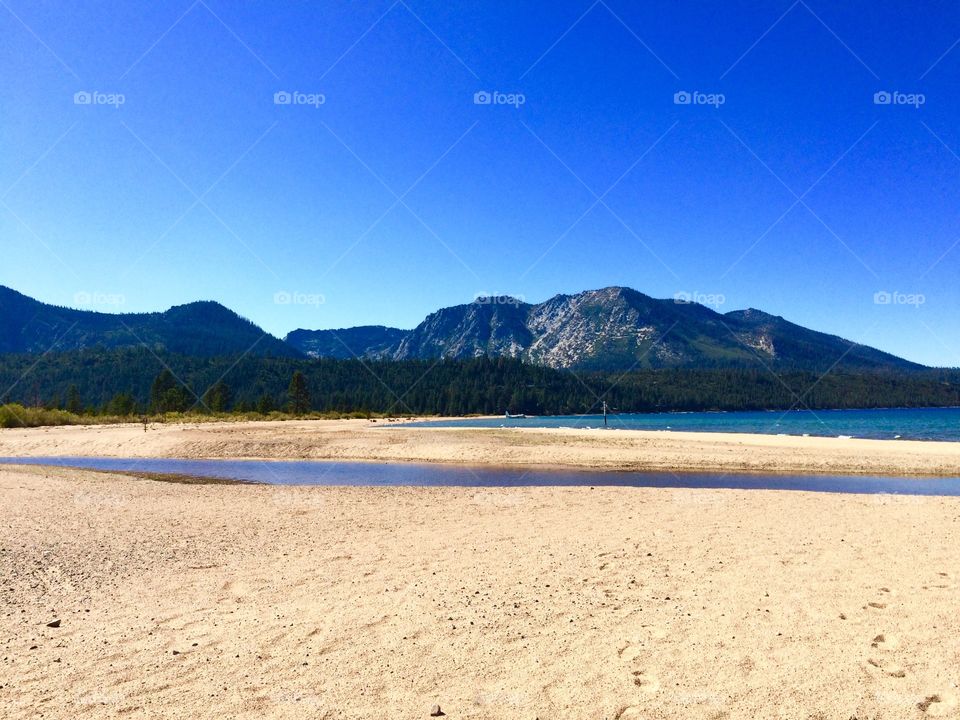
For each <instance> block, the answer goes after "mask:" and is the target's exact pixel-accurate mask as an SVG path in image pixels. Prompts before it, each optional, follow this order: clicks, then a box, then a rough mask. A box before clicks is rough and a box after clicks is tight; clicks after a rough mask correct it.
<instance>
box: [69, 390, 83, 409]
mask: <svg viewBox="0 0 960 720" xmlns="http://www.w3.org/2000/svg"><path fill="white" fill-rule="evenodd" d="M66 409H67V411H68V412H72V413H74V414H75V415H79V414H80V413H82V412H83V402H82V401H81V400H80V391H79V390H77V386H76V385H71V386H70V389H69V390H67V408H66Z"/></svg>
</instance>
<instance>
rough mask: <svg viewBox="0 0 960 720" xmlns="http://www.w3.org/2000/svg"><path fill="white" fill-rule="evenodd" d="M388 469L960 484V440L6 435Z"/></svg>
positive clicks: (283, 432) (4, 448)
mask: <svg viewBox="0 0 960 720" xmlns="http://www.w3.org/2000/svg"><path fill="white" fill-rule="evenodd" d="M20 455H30V456H50V455H82V456H112V457H179V458H257V459H274V460H281V459H313V460H322V459H330V460H376V461H388V462H439V463H460V464H472V465H483V464H493V465H525V466H530V465H533V466H537V465H555V466H566V467H573V468H590V469H601V470H670V471H674V472H678V471H719V472H763V473H802V474H809V473H831V474H859V475H898V476H904V475H906V476H911V475H918V476H924V475H926V476H936V475H939V476H960V443H948V442H917V441H903V440H863V439H856V438H854V439H848V438H822V437H795V436H781V435H747V434H734V433H696V432H655V431H641V430H611V431H601V430H566V429H533V428H523V429H493V428H490V429H475V428H471V429H463V428H429V427H398V425H397V424H396V423H387V422H383V421H381V422H370V421H367V420H319V421H296V422H226V423H224V422H217V423H192V424H191V423H188V424H169V425H162V424H153V425H150V426H149V428H148V429H147V431H146V432H144V429H143V426H142V425H94V426H72V427H71V426H67V427H55V428H30V429H25V430H20V429H13V430H0V456H20Z"/></svg>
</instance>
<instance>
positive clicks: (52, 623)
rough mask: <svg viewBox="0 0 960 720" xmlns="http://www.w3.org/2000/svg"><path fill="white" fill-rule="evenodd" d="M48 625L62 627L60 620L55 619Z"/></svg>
mask: <svg viewBox="0 0 960 720" xmlns="http://www.w3.org/2000/svg"><path fill="white" fill-rule="evenodd" d="M47 627H52V628H58V627H60V621H59V620H54V621H53V622H48V623H47Z"/></svg>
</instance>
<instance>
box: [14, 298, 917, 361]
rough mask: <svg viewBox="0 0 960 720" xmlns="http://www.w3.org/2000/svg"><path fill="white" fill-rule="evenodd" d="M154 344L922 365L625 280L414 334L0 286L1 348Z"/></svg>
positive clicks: (470, 313) (398, 355)
mask: <svg viewBox="0 0 960 720" xmlns="http://www.w3.org/2000/svg"><path fill="white" fill-rule="evenodd" d="M138 346H146V347H148V348H150V349H151V350H154V351H156V352H163V351H166V352H170V353H177V354H181V355H188V356H194V357H222V356H229V355H239V354H243V353H247V354H250V355H253V356H274V357H315V358H319V357H333V358H351V357H359V358H362V359H384V360H408V359H434V358H461V359H462V358H471V357H480V356H494V357H496V356H506V357H511V358H518V359H522V360H524V361H527V362H530V363H533V364H539V365H545V366H549V367H552V368H557V369H577V370H608V371H609V370H614V371H617V370H628V369H634V368H637V369H640V368H663V367H668V368H669V367H675V368H693V367H711V368H720V367H754V366H755V367H769V368H781V369H786V368H795V369H804V370H813V371H818V372H824V371H826V370H828V369H838V370H850V371H862V370H899V371H909V370H919V369H923V366H921V365H918V364H916V363H912V362H909V361H907V360H904V359H902V358H899V357H896V356H894V355H891V354H889V353H885V352H882V351H880V350H876V349H874V348H871V347H867V346H864V345H858V344H856V343H853V342H850V341H849V340H844V339H843V338H840V337H837V336H834V335H828V334H825V333H820V332H817V331H814V330H810V329H808V328H804V327H802V326H800V325H796V324H794V323H791V322H789V321H787V320H785V319H783V318H782V317H779V316H775V315H770V314H767V313H765V312H762V311H760V310H754V309H748V310H738V311H734V312H728V313H723V314H721V313H718V312H716V311H714V310H711V309H710V308H707V307H705V306H703V305H699V304H696V303H686V302H679V301H676V300H672V299H671V300H661V299H655V298H652V297H649V296H647V295H644V294H643V293H640V292H638V291H636V290H632V289H630V288H625V287H608V288H603V289H600V290H590V291H586V292H581V293H577V294H574V295H556V296H554V297H552V298H550V299H549V300H546V301H545V302H542V303H536V304H531V303H526V302H521V301H520V300H517V299H515V298H512V297H506V296H498V297H485V298H478V299H477V300H475V301H474V302H472V303H468V304H465V305H457V306H454V307H448V308H443V309H441V310H438V311H437V312H434V313H432V314H430V315H428V316H427V317H426V318H425V319H424V321H423V322H421V323H420V324H419V325H417V326H416V327H415V328H413V329H412V330H402V329H398V328H390V327H383V326H364V327H354V328H346V329H339V330H306V329H300V330H294V331H293V332H291V333H289V334H288V335H287V336H286V338H284V339H283V340H280V339H278V338H275V337H273V336H271V335H269V334H267V333H265V332H264V331H263V330H261V329H260V328H259V327H257V326H256V325H255V324H254V323H252V322H250V321H249V320H247V319H245V318H242V317H240V316H239V315H237V314H236V313H234V312H233V311H231V310H229V309H227V308H226V307H224V306H222V305H220V304H218V303H215V302H195V303H189V304H187V305H180V306H177V307H173V308H171V309H169V310H167V311H166V312H162V313H130V314H110V313H99V312H91V311H86V310H75V309H69V308H62V307H57V306H53V305H47V304H44V303H41V302H39V301H37V300H34V299H32V298H29V297H27V296H25V295H22V294H20V293H18V292H16V291H14V290H11V289H10V288H6V287H3V286H0V353H37V354H39V353H44V352H47V351H49V350H56V351H68V350H82V349H88V348H94V347H104V348H117V347H138Z"/></svg>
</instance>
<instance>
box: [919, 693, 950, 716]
mask: <svg viewBox="0 0 960 720" xmlns="http://www.w3.org/2000/svg"><path fill="white" fill-rule="evenodd" d="M957 704H958V703H957V696H956V695H954V694H952V693H946V692H940V693H932V694H930V695H927V696H926V697H924V698H923V700H921V701H920V702H918V703H917V708H918V709H919V710H920V712H922V713H923V714H924V715H926V716H927V717H956V715H957Z"/></svg>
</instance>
